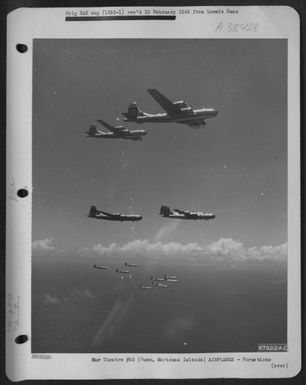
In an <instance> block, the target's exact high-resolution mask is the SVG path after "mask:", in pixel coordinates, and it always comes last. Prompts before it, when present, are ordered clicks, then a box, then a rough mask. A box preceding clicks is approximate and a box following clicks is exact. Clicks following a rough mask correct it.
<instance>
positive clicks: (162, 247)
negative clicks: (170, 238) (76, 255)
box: [92, 239, 199, 257]
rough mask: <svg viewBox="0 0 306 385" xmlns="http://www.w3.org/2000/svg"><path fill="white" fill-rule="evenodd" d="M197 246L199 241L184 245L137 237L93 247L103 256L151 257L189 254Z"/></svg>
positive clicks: (95, 251)
mask: <svg viewBox="0 0 306 385" xmlns="http://www.w3.org/2000/svg"><path fill="white" fill-rule="evenodd" d="M196 248H199V245H198V243H188V244H186V245H183V244H181V243H179V242H169V243H162V242H160V241H159V242H150V240H149V239H142V240H140V239H136V240H134V241H131V242H127V243H125V244H124V245H119V244H117V243H112V244H110V245H109V246H102V245H101V244H97V245H95V246H94V247H93V248H92V251H93V252H94V253H96V254H98V255H103V256H110V255H114V254H116V255H126V254H132V255H133V254H134V255H136V254H141V255H143V256H149V257H156V256H161V257H165V256H177V255H181V254H188V253H190V252H191V251H192V250H194V249H196Z"/></svg>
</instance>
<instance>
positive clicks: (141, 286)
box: [139, 285, 152, 290]
mask: <svg viewBox="0 0 306 385" xmlns="http://www.w3.org/2000/svg"><path fill="white" fill-rule="evenodd" d="M139 287H140V289H147V290H148V289H152V286H144V285H140V286H139Z"/></svg>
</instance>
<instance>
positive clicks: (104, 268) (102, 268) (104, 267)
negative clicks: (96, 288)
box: [93, 265, 108, 270]
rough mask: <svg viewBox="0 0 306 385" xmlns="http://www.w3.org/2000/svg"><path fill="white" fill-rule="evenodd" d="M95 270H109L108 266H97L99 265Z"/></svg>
mask: <svg viewBox="0 0 306 385" xmlns="http://www.w3.org/2000/svg"><path fill="white" fill-rule="evenodd" d="M93 267H94V269H101V270H107V269H108V267H107V266H97V265H93Z"/></svg>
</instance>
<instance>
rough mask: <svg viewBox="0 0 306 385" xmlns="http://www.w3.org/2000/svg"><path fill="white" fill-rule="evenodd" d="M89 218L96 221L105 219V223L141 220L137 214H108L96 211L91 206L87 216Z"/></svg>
mask: <svg viewBox="0 0 306 385" xmlns="http://www.w3.org/2000/svg"><path fill="white" fill-rule="evenodd" d="M88 217H89V218H96V219H105V220H107V221H120V222H125V221H132V222H135V221H140V220H141V219H142V216H141V215H137V214H119V213H115V214H110V213H107V212H105V211H100V210H97V208H96V206H91V207H90V211H89V214H88Z"/></svg>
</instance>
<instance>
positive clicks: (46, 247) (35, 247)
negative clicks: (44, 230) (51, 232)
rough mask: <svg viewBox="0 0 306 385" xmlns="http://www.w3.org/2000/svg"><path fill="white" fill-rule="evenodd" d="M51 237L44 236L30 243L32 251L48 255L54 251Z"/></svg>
mask: <svg viewBox="0 0 306 385" xmlns="http://www.w3.org/2000/svg"><path fill="white" fill-rule="evenodd" d="M52 242H53V239H52V238H46V239H41V240H39V241H34V242H33V243H32V252H33V254H37V255H50V254H52V253H54V251H55V247H54V246H52Z"/></svg>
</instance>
